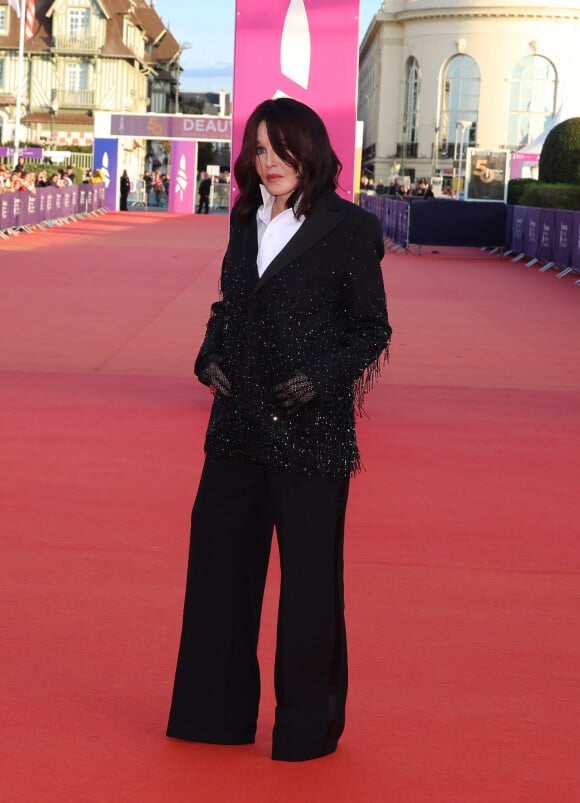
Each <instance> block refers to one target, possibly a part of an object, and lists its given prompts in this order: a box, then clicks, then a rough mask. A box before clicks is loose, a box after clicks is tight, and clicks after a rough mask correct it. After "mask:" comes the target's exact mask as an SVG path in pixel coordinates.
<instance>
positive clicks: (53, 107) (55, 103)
mask: <svg viewBox="0 0 580 803" xmlns="http://www.w3.org/2000/svg"><path fill="white" fill-rule="evenodd" d="M58 108H59V106H58V100H57V99H56V97H54V98H53V99H52V101H51V103H50V144H51V145H52V143H53V140H54V118H55V117H56V115H57V114H58Z"/></svg>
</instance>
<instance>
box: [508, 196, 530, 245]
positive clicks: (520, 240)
mask: <svg viewBox="0 0 580 803" xmlns="http://www.w3.org/2000/svg"><path fill="white" fill-rule="evenodd" d="M527 212H528V207H527V206H516V207H514V218H513V223H512V236H511V240H510V248H511V249H512V251H515V253H516V254H523V253H524V232H525V228H526V215H527Z"/></svg>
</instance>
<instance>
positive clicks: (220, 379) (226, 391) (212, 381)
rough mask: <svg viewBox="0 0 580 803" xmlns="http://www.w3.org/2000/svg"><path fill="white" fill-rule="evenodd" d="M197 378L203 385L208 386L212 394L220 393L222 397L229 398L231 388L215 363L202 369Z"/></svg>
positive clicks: (228, 381)
mask: <svg viewBox="0 0 580 803" xmlns="http://www.w3.org/2000/svg"><path fill="white" fill-rule="evenodd" d="M199 378H200V379H201V381H202V382H203V384H204V385H209V388H210V390H211V391H212V392H214V393H216V392H217V393H221V394H222V396H230V395H231V392H232V386H231V385H230V380H229V379H228V378H227V376H226V375H225V374H224V372H223V371H222V369H221V368H220V366H219V365H218V363H217V362H210V364H209V365H208V366H207V367H206V368H204V369H203V371H202V372H201V374H200V375H199Z"/></svg>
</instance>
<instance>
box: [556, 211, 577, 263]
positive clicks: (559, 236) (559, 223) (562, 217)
mask: <svg viewBox="0 0 580 803" xmlns="http://www.w3.org/2000/svg"><path fill="white" fill-rule="evenodd" d="M555 212H556V214H555V221H554V251H553V255H552V259H553V260H554V262H555V263H556V265H561V266H562V267H563V268H567V267H568V266H569V265H570V252H571V248H572V225H573V223H574V214H575V213H574V212H570V211H569V210H567V209H556V210H555Z"/></svg>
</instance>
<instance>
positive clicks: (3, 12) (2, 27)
mask: <svg viewBox="0 0 580 803" xmlns="http://www.w3.org/2000/svg"><path fill="white" fill-rule="evenodd" d="M7 11H8V8H7V7H6V6H2V7H1V8H0V35H1V34H7V33H8V14H7Z"/></svg>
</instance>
